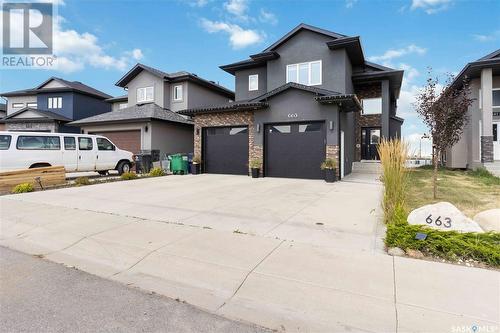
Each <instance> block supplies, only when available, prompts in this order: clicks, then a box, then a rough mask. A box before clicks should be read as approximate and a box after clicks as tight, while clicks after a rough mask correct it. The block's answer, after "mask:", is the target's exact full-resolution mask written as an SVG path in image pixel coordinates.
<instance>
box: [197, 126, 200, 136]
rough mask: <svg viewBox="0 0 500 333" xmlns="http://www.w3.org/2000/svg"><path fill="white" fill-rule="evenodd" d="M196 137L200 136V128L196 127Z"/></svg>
mask: <svg viewBox="0 0 500 333" xmlns="http://www.w3.org/2000/svg"><path fill="white" fill-rule="evenodd" d="M196 135H200V128H199V127H196Z"/></svg>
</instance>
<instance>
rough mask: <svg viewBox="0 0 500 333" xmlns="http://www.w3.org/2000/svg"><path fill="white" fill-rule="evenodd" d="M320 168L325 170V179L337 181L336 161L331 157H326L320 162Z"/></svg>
mask: <svg viewBox="0 0 500 333" xmlns="http://www.w3.org/2000/svg"><path fill="white" fill-rule="evenodd" d="M321 170H323V171H324V172H325V181H326V182H327V183H333V182H335V181H337V161H336V160H334V159H333V158H327V159H326V160H325V161H324V162H323V163H321Z"/></svg>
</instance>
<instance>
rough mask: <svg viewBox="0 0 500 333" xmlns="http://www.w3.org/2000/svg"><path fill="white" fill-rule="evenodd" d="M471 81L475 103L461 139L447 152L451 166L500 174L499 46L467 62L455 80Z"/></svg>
mask: <svg viewBox="0 0 500 333" xmlns="http://www.w3.org/2000/svg"><path fill="white" fill-rule="evenodd" d="M464 79H467V80H468V81H469V86H470V90H471V98H472V99H473V103H472V104H471V105H470V106H469V110H468V118H469V121H468V123H467V125H466V126H465V128H464V131H463V133H462V136H461V138H460V141H459V142H458V143H457V144H455V145H454V146H453V147H452V148H450V149H448V151H447V152H446V166H448V167H450V168H469V169H475V168H478V167H486V168H487V169H488V170H490V171H491V172H492V173H494V174H496V175H500V136H499V134H498V130H499V128H500V49H499V50H496V51H495V52H492V53H490V54H488V55H486V56H484V57H483V58H481V59H478V60H476V61H473V62H470V63H468V64H467V65H466V66H465V67H464V68H463V69H462V71H461V72H460V73H459V74H458V75H457V77H456V78H455V80H454V81H453V83H452V84H453V85H455V86H460V85H461V84H462V83H463V82H464Z"/></svg>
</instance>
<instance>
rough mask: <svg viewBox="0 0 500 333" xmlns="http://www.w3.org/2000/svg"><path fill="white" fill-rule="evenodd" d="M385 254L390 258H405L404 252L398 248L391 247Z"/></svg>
mask: <svg viewBox="0 0 500 333" xmlns="http://www.w3.org/2000/svg"><path fill="white" fill-rule="evenodd" d="M387 253H389V255H391V256H397V257H404V256H405V251H403V250H402V249H400V248H399V247H391V248H390V249H389V250H387Z"/></svg>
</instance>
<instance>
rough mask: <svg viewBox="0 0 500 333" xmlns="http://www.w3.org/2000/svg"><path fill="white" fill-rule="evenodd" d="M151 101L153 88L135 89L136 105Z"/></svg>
mask: <svg viewBox="0 0 500 333" xmlns="http://www.w3.org/2000/svg"><path fill="white" fill-rule="evenodd" d="M153 100H154V89H153V87H145V88H137V103H143V102H152V101H153Z"/></svg>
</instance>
